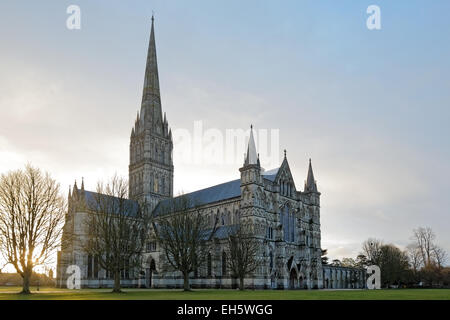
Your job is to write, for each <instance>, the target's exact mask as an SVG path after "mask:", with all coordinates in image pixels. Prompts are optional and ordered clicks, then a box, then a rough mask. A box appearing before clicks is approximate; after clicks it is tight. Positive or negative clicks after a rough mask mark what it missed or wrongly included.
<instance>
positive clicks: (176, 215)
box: [153, 196, 217, 291]
mask: <svg viewBox="0 0 450 320" xmlns="http://www.w3.org/2000/svg"><path fill="white" fill-rule="evenodd" d="M216 225H217V220H216V223H215V226H216ZM215 226H214V228H213V229H215V228H216V227H215ZM153 229H154V231H155V236H156V239H157V241H158V243H159V245H160V247H161V249H162V251H163V254H164V257H165V260H166V261H167V263H168V265H169V266H170V267H172V268H173V269H174V270H177V271H180V272H181V273H182V275H183V280H184V283H183V288H184V290H185V291H189V290H190V283H189V274H190V273H191V272H194V271H196V270H198V268H200V267H201V266H203V264H204V262H205V261H206V259H207V253H208V251H209V248H208V240H210V238H211V236H212V235H213V234H214V231H212V232H208V231H207V229H208V222H207V220H206V218H205V216H203V215H202V214H201V212H200V210H198V208H197V207H196V206H195V205H194V204H193V203H192V201H191V199H190V198H189V197H188V196H180V197H177V198H174V199H172V201H171V202H170V203H169V204H167V205H164V204H161V205H160V207H158V208H157V211H156V213H155V219H154V220H153Z"/></svg>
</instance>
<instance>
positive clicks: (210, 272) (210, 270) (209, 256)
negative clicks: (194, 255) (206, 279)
mask: <svg viewBox="0 0 450 320" xmlns="http://www.w3.org/2000/svg"><path fill="white" fill-rule="evenodd" d="M207 264H208V266H207V269H208V276H211V275H212V260H211V253H208V259H207Z"/></svg>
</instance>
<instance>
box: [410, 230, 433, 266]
mask: <svg viewBox="0 0 450 320" xmlns="http://www.w3.org/2000/svg"><path fill="white" fill-rule="evenodd" d="M413 233H414V235H413V240H414V241H415V243H416V246H417V248H418V249H419V250H420V254H421V256H422V261H423V264H424V265H425V266H427V265H429V264H430V263H431V262H432V259H433V248H434V240H435V238H436V235H435V234H434V232H433V230H432V229H431V228H430V227H426V228H423V227H420V228H417V229H414V231H413Z"/></svg>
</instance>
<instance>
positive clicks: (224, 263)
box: [222, 251, 227, 276]
mask: <svg viewBox="0 0 450 320" xmlns="http://www.w3.org/2000/svg"><path fill="white" fill-rule="evenodd" d="M226 274H227V253H226V252H225V251H223V252H222V276H225V275H226Z"/></svg>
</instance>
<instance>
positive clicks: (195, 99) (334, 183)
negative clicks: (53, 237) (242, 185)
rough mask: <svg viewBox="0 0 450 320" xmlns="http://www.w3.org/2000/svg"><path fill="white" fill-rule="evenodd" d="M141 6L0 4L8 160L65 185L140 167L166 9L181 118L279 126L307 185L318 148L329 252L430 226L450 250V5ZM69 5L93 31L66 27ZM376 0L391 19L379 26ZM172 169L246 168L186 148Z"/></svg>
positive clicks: (224, 174)
mask: <svg viewBox="0 0 450 320" xmlns="http://www.w3.org/2000/svg"><path fill="white" fill-rule="evenodd" d="M130 3H131V2H128V1H106V0H105V1H99V0H98V1H93V0H90V1H75V0H72V1H61V0H58V1H56V0H55V1H39V2H38V1H33V2H30V1H19V0H16V1H8V2H6V1H2V2H1V3H0V12H1V19H0V39H1V42H0V172H2V173H3V172H7V171H8V170H11V169H17V168H20V167H23V165H24V164H25V163H26V162H28V161H29V162H31V163H32V164H34V165H36V166H39V167H41V168H42V169H44V170H47V171H49V172H50V173H51V174H52V175H53V177H54V178H56V179H57V180H58V181H59V182H60V183H61V186H62V189H63V192H64V193H67V190H68V188H69V185H73V181H74V180H75V179H77V180H78V181H80V180H81V177H84V179H85V184H86V188H87V189H91V190H93V189H95V185H96V182H97V180H99V179H105V178H107V177H109V176H111V175H112V174H114V173H115V172H117V173H119V174H121V175H124V176H127V174H128V167H127V166H128V150H129V136H130V132H131V128H132V125H133V124H134V119H135V118H136V112H137V111H138V110H139V108H140V100H141V95H142V85H143V79H144V70H145V60H146V53H147V46H148V38H149V32H150V17H151V13H152V10H154V11H155V19H156V20H155V27H156V42H157V43H156V44H157V53H158V64H159V75H160V87H161V95H162V104H163V111H166V112H167V117H168V120H169V125H170V126H171V127H172V128H173V129H187V130H190V131H192V129H193V126H194V121H202V123H203V127H204V129H210V128H215V129H219V130H220V131H221V132H224V133H225V130H226V129H248V127H249V126H250V124H253V125H254V126H255V128H256V129H267V130H271V129H274V130H277V129H278V130H279V150H277V153H278V154H279V157H280V161H281V159H282V153H283V149H287V156H288V160H289V163H290V168H291V171H292V173H293V175H294V179H295V181H296V187H297V189H303V181H304V180H305V179H306V173H307V164H308V158H312V163H313V168H314V173H315V178H316V180H317V183H318V187H319V189H320V191H321V192H322V197H321V205H322V207H321V223H322V247H324V248H328V249H329V256H330V257H332V258H335V257H337V258H342V257H343V256H352V257H354V256H356V255H357V254H358V252H359V251H360V248H361V243H362V242H363V241H364V240H365V239H367V238H368V237H376V238H380V239H383V240H384V241H385V242H387V243H394V244H396V245H398V246H400V247H403V246H405V245H407V244H408V242H409V241H410V237H411V234H412V230H413V228H416V227H419V226H430V227H432V228H433V230H434V231H435V232H436V234H437V242H438V243H439V244H441V245H442V246H443V247H445V249H446V250H447V251H449V252H450V232H449V229H450V217H449V215H450V212H449V208H450V196H449V195H448V194H449V191H450V161H449V159H450V147H449V136H450V126H449V120H450V111H449V106H450V59H449V57H450V37H449V33H450V19H448V13H449V12H450V2H449V1H446V0H442V1H437V0H436V1H412V0H408V1H379V0H371V1H363V0H361V1H350V0H348V1H342V0H341V1H335V0H333V1H331V0H330V1H262V0H254V1H249V0H248V1H206V0H204V1H192V0H191V1H133V2H132V5H131V4H130ZM70 4H77V5H79V6H80V8H81V30H68V29H67V28H66V19H67V17H68V15H67V14H66V9H67V7H68V6H69V5H70ZM371 4H376V5H379V6H380V8H381V27H382V28H381V30H374V31H369V30H368V29H367V27H366V19H367V17H368V15H367V13H366V9H367V7H368V6H369V5H371ZM175 148H177V146H175ZM178 148H181V147H180V146H178ZM244 151H245V150H241V151H239V153H240V154H243V153H244ZM242 160H243V159H242ZM261 161H262V165H263V166H267V159H264V158H262V159H261ZM174 165H175V192H179V191H181V190H183V191H184V192H187V191H194V190H197V189H200V188H203V187H208V186H211V185H214V184H217V183H221V182H225V181H228V180H232V179H236V178H238V177H239V171H238V169H239V167H240V165H241V163H237V164H222V165H220V164H219V165H218V164H207V163H197V164H196V163H189V162H187V161H181V159H180V158H177V157H176V150H175V159H174ZM267 169H271V167H267Z"/></svg>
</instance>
